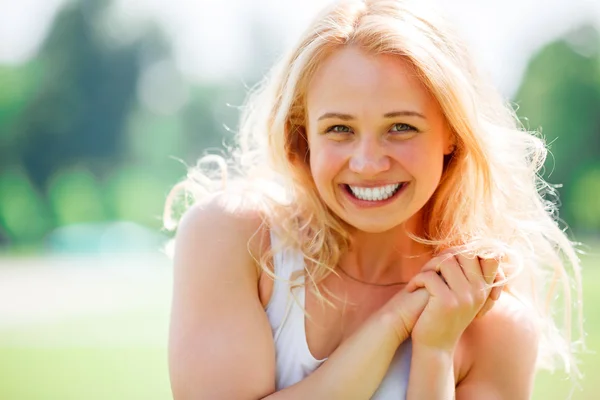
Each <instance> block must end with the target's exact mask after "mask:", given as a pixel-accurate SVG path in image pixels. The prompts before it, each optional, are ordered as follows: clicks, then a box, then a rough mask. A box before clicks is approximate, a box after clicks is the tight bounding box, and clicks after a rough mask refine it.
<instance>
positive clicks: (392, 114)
mask: <svg viewBox="0 0 600 400" xmlns="http://www.w3.org/2000/svg"><path fill="white" fill-rule="evenodd" d="M383 117H384V118H396V117H419V118H423V119H427V118H425V116H424V115H423V114H421V113H420V112H417V111H392V112H389V113H386V114H383ZM332 118H335V119H341V120H343V121H351V120H353V119H356V118H355V117H354V116H353V115H350V114H342V113H337V112H328V113H325V114H323V115H321V116H320V117H319V119H318V121H321V120H324V119H332Z"/></svg>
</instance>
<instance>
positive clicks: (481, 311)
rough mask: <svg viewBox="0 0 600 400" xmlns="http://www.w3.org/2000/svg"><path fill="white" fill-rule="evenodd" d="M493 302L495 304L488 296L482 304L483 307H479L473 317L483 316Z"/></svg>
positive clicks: (491, 306) (492, 305)
mask: <svg viewBox="0 0 600 400" xmlns="http://www.w3.org/2000/svg"><path fill="white" fill-rule="evenodd" d="M494 304H495V301H494V300H492V299H491V298H488V299H487V301H486V302H485V304H484V305H483V307H481V310H479V312H478V313H477V315H476V316H475V318H481V317H483V316H484V315H485V314H487V313H488V312H489V311H490V310H491V309H492V308H493V307H494Z"/></svg>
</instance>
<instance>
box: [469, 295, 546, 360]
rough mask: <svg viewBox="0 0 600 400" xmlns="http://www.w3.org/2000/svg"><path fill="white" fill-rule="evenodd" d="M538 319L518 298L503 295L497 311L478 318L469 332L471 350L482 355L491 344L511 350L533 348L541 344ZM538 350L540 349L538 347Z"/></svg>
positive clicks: (497, 304) (497, 305)
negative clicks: (482, 348)
mask: <svg viewBox="0 0 600 400" xmlns="http://www.w3.org/2000/svg"><path fill="white" fill-rule="evenodd" d="M536 321H537V316H536V315H535V314H534V313H533V311H532V310H531V309H530V308H528V307H526V306H525V304H523V303H522V302H521V301H520V300H519V299H518V298H516V297H515V296H513V295H511V294H510V293H506V292H505V293H503V294H502V296H501V298H500V299H499V300H498V302H496V304H495V305H494V307H493V308H492V309H491V310H490V311H489V312H488V313H487V314H486V315H485V316H484V317H482V318H478V319H476V320H475V321H473V323H471V325H470V326H469V328H468V329H467V331H466V332H465V334H466V335H465V339H466V340H467V342H468V344H469V346H468V347H469V348H470V349H472V350H474V351H476V353H475V355H476V356H481V357H483V355H479V354H480V353H478V352H477V350H481V349H480V346H487V345H489V344H491V343H495V344H496V345H499V344H501V343H506V344H511V347H513V348H514V347H528V348H529V347H531V346H532V345H534V344H537V342H538V339H539V329H538V326H537V324H536ZM534 347H536V346H534Z"/></svg>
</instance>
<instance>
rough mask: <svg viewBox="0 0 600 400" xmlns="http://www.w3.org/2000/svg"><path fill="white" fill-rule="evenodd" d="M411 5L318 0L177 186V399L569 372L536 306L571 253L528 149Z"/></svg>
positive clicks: (430, 19) (411, 387)
mask: <svg viewBox="0 0 600 400" xmlns="http://www.w3.org/2000/svg"><path fill="white" fill-rule="evenodd" d="M417 3H420V4H422V2H408V1H399V0H373V1H345V2H340V3H336V4H334V5H332V6H331V7H330V8H329V9H327V10H325V11H324V12H323V13H322V14H321V15H319V16H318V18H317V19H316V20H315V22H314V23H313V24H312V25H311V26H310V27H309V28H308V30H307V31H306V33H305V34H304V36H303V37H302V38H301V41H300V43H298V45H297V46H296V47H295V48H294V49H293V50H292V51H291V52H290V54H289V55H288V56H287V57H285V58H284V59H283V60H282V61H281V62H280V63H279V64H278V65H277V66H276V67H275V68H274V70H273V72H272V73H271V74H270V76H269V77H268V79H266V80H265V82H263V84H262V85H261V86H260V87H259V88H258V89H257V90H256V91H255V93H254V94H253V96H251V97H250V100H249V103H248V105H247V107H246V108H245V114H244V116H243V120H242V125H241V129H240V132H239V143H238V144H239V146H238V147H237V149H236V150H235V151H234V152H233V153H232V156H231V159H230V160H225V159H222V158H217V157H214V156H211V157H208V158H205V159H203V160H201V163H200V164H199V165H200V167H199V168H198V169H195V170H192V171H191V172H190V174H189V179H188V180H187V181H186V182H183V183H182V184H180V185H179V186H178V187H177V190H176V191H175V193H174V194H173V196H176V195H177V192H178V190H179V189H184V190H185V191H186V193H191V194H194V195H195V198H196V199H197V200H198V201H197V204H196V205H194V206H193V207H192V208H191V210H189V211H188V212H187V213H186V214H185V216H184V217H183V219H182V221H181V224H180V225H179V228H178V233H177V237H176V242H175V255H174V264H175V272H174V293H173V306H172V307H173V308H172V320H171V331H170V345H169V352H170V376H171V384H172V390H173V394H174V398H175V399H176V400H182V399H262V398H269V399H271V398H272V399H292V398H294V399H369V398H373V399H404V398H406V399H428V400H434V399H451V398H456V399H459V400H468V399H511V400H518V399H527V398H529V397H530V395H531V392H532V386H533V379H534V373H535V370H536V367H537V366H539V365H541V364H542V362H544V361H549V362H552V361H555V360H562V361H563V362H565V363H566V365H567V368H571V369H572V368H573V365H571V359H572V355H571V348H570V342H571V339H570V336H569V331H570V319H569V318H568V319H567V321H566V327H565V329H562V330H559V329H558V328H557V327H556V325H555V323H554V321H553V320H552V319H551V310H549V309H548V307H547V304H546V298H547V296H550V298H551V297H553V294H552V292H551V291H550V290H549V289H550V288H551V286H549V285H550V284H551V281H555V280H562V282H563V283H564V285H563V286H564V289H565V291H564V294H565V295H566V299H567V306H568V307H570V303H569V301H570V299H569V295H570V291H569V280H568V275H567V269H566V266H567V265H568V266H570V267H571V268H572V270H573V271H574V272H575V274H574V276H575V277H576V278H578V277H579V275H578V268H579V265H578V260H577V257H576V256H575V253H574V250H573V248H572V246H571V243H570V242H569V240H568V239H567V238H566V237H565V235H564V234H563V232H562V231H561V230H560V229H559V227H558V226H557V224H556V222H555V220H554V217H553V216H554V214H553V212H554V208H553V207H552V204H549V203H548V202H547V201H544V200H543V199H542V197H541V195H540V192H539V191H540V190H546V191H548V190H549V187H548V186H547V185H545V183H544V182H543V181H542V180H540V178H538V176H537V174H536V172H537V170H538V169H539V167H540V166H541V163H542V162H543V159H544V157H545V148H544V146H543V143H542V142H541V140H540V139H538V138H537V137H535V136H534V135H531V134H530V133H528V132H525V131H523V130H521V129H520V128H519V126H518V125H517V120H516V118H515V116H514V114H513V112H512V110H511V109H510V107H509V106H507V105H506V104H504V102H503V101H502V99H501V98H500V97H499V96H498V95H497V94H496V92H494V90H493V89H491V88H490V87H489V86H488V85H487V83H486V82H484V81H483V80H482V79H481V78H480V77H479V75H478V74H477V71H476V69H475V68H474V67H473V65H472V62H471V59H470V57H469V55H468V53H467V51H466V50H465V47H464V45H463V43H462V42H460V41H459V39H458V38H457V37H456V36H455V35H454V34H453V33H452V31H451V30H450V28H449V27H448V26H447V24H446V23H445V22H444V21H443V20H442V19H440V18H439V17H436V16H435V14H434V13H433V12H432V11H431V10H428V9H425V8H424V7H423V6H422V5H419V4H417ZM211 165H213V166H215V165H216V166H219V168H220V173H219V174H215V173H214V172H215V171H212V170H211V169H210V166H211ZM171 200H172V199H171ZM172 207H173V204H172V202H170V203H169V204H168V206H167V222H168V223H171V221H170V220H169V218H168V217H169V215H170V213H169V211H170V210H171V208H172ZM494 282H496V283H495V284H494ZM577 282H578V281H577ZM501 292H502V293H503V294H502V296H500V293H501ZM492 306H493V307H492ZM567 314H568V313H567ZM569 315H570V314H568V315H567V317H569Z"/></svg>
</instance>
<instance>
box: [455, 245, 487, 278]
mask: <svg viewBox="0 0 600 400" xmlns="http://www.w3.org/2000/svg"><path fill="white" fill-rule="evenodd" d="M455 257H456V259H457V260H458V262H459V264H460V266H461V267H462V269H463V270H464V272H465V276H466V277H467V280H468V281H469V282H471V283H478V284H479V283H480V282H481V281H482V280H483V271H482V268H481V265H480V262H479V258H478V257H477V256H476V255H475V254H474V253H467V254H457V255H456V256H455Z"/></svg>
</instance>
